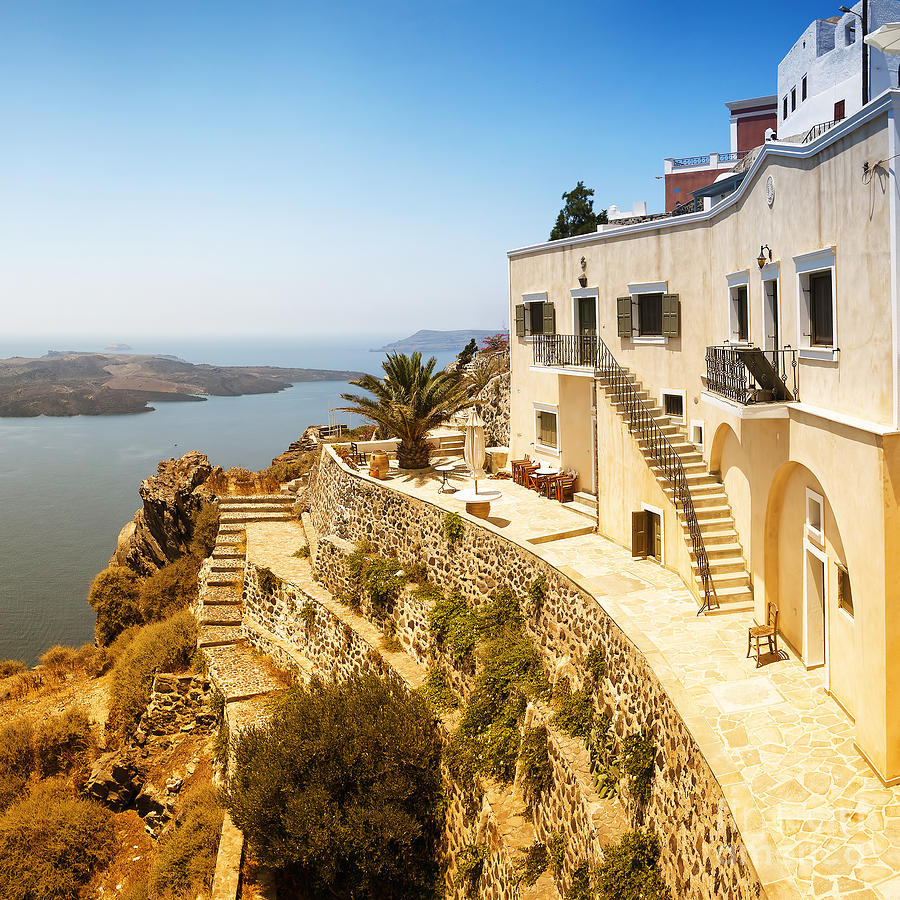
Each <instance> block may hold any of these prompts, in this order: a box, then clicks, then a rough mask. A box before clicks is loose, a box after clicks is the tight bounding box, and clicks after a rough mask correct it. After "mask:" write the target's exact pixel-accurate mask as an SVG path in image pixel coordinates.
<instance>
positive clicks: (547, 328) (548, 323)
mask: <svg viewBox="0 0 900 900" xmlns="http://www.w3.org/2000/svg"><path fill="white" fill-rule="evenodd" d="M543 334H556V307H555V306H554V305H553V304H552V303H544V329H543Z"/></svg>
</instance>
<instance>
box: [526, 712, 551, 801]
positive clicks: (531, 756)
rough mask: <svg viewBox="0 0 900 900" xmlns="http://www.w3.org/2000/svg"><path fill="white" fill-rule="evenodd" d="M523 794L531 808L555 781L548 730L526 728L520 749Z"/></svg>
mask: <svg viewBox="0 0 900 900" xmlns="http://www.w3.org/2000/svg"><path fill="white" fill-rule="evenodd" d="M519 765H520V770H519V771H520V775H521V779H522V793H523V794H524V796H525V802H526V803H527V804H528V807H529V808H533V807H534V805H535V803H536V801H537V800H539V799H540V798H541V797H542V796H543V795H544V793H545V792H546V791H547V790H549V788H550V785H551V783H552V781H553V772H552V770H551V768H550V754H549V752H548V750H547V729H546V728H544V727H543V726H541V727H540V728H526V729H525V733H524V734H523V735H522V745H521V747H520V748H519Z"/></svg>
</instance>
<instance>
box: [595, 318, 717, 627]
mask: <svg viewBox="0 0 900 900" xmlns="http://www.w3.org/2000/svg"><path fill="white" fill-rule="evenodd" d="M597 342H598V344H597V358H596V371H597V372H598V374H599V375H600V376H601V377H603V378H604V379H606V381H607V383H608V384H609V385H610V387H611V388H612V392H613V396H614V397H615V399H616V402H617V403H621V404H622V405H623V414H627V416H628V424H629V427H630V428H631V430H632V432H634V433H636V434H637V435H638V437H639V438H640V439H641V440H642V441H644V442H645V444H646V447H647V453H648V455H649V456H650V458H651V460H652V461H653V462H654V463H656V465H657V466H659V468H661V469H662V471H663V473H664V474H665V476H666V478H667V479H668V480H669V481H670V482H671V484H672V490H673V502H674V504H675V509H676V511H677V510H678V504H679V503H680V504H681V510H682V515H683V516H684V520H685V522H686V524H687V529H688V534H690V536H691V549H692V550H693V552H694V558H695V559H696V561H697V569H698V570H699V575H700V579H701V581H702V583H703V603H702V605H701V606H700V609H698V610H697V615H698V616H699V615H700V613H705V612H708V611H709V610H711V609H713V608H715V609H718V608H719V599H718V597H716V589H715V586H714V585H713V580H712V574H711V573H710V571H709V557H708V556H707V553H706V545H705V544H704V543H703V534H702V532H701V531H700V523H699V522H698V521H697V513H696V512H695V510H694V501H693V499H692V498H691V491H690V488H688V483H687V476H686V475H685V474H684V466H683V465H682V462H681V457H680V456H679V455H678V454H677V453H676V452H675V448H674V447H673V446H672V444H671V443H670V442H669V439H668V438H667V437H666V436H665V435H664V434H663V432H662V429H661V428H660V427H659V423H658V422H657V421H656V417H655V416H654V415H653V413H652V412H650V409H649V408H648V407H647V405H646V404H645V403H644V401H643V400H641V398H640V397H639V396H638V394H637V391H636V390H635V388H634V385H633V384H632V382H631V381H629V380H628V376H627V373H626V372H625V370H624V369H623V368H622V367H621V366H620V365H619V363H618V362H617V361H616V358H615V357H614V356H613V355H612V353H611V352H610V349H609V347H607V346H606V343H605V342H604V340H603V338H601V337H599V336H598V337H597Z"/></svg>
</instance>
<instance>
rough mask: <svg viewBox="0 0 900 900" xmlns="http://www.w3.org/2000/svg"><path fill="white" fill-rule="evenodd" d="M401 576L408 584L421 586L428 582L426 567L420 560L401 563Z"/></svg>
mask: <svg viewBox="0 0 900 900" xmlns="http://www.w3.org/2000/svg"><path fill="white" fill-rule="evenodd" d="M403 574H404V575H406V580H407V581H408V582H410V584H418V585H423V584H425V583H426V582H427V581H428V566H426V565H425V563H423V562H422V561H421V560H420V559H411V560H409V561H408V562H405V563H403Z"/></svg>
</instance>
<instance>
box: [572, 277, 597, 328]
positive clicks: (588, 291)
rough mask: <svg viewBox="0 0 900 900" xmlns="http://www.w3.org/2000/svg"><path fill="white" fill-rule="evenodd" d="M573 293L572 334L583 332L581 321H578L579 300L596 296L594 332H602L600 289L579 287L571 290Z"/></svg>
mask: <svg viewBox="0 0 900 900" xmlns="http://www.w3.org/2000/svg"><path fill="white" fill-rule="evenodd" d="M569 293H570V294H571V295H572V334H580V333H581V322H579V321H578V301H579V300H590V299H591V297H593V298H594V323H595V326H596V331H595V332H594V334H597V335H599V334H600V291H599V290H598V289H597V288H577V289H575V290H573V291H569Z"/></svg>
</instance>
